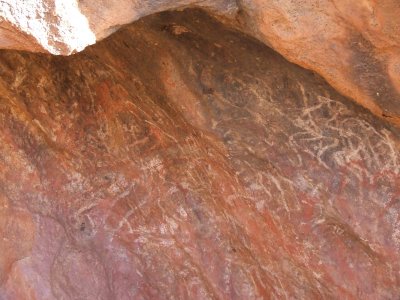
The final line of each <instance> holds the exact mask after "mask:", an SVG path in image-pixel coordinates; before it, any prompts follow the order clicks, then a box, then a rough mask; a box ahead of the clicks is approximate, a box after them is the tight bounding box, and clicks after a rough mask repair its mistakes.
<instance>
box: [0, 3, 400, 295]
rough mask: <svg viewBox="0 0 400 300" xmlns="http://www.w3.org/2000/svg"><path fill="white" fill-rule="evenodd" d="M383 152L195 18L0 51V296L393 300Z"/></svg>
mask: <svg viewBox="0 0 400 300" xmlns="http://www.w3.org/2000/svg"><path fill="white" fill-rule="evenodd" d="M243 2H246V1H243ZM253 4H254V5H256V4H257V1H254V2H253ZM255 7H256V6H255ZM337 7H338V9H345V8H343V7H342V6H340V5H337ZM263 11H264V10H260V11H258V12H257V11H256V10H254V11H251V13H254V14H257V18H262V12H263ZM393 11H394V9H393ZM249 13H250V11H249ZM254 20H257V19H254ZM263 20H264V22H270V21H271V20H272V19H267V18H264V19H263ZM225 22H227V21H226V20H225ZM359 22H361V21H359ZM357 24H358V23H357ZM360 24H361V23H360ZM310 26H311V25H310ZM360 26H361V25H360ZM388 26H389V25H388ZM282 30H283V29H282ZM338 34H340V32H338ZM343 34H344V33H343ZM260 36H263V37H268V32H267V31H266V30H263V31H261V32H260ZM344 37H346V35H345V34H344ZM300 40H303V38H301V37H300ZM321 44H322V45H327V44H325V42H323V41H321ZM277 45H278V44H274V47H276V48H278V47H277ZM282 45H284V44H282ZM332 47H333V46H332ZM294 50H296V49H294ZM294 50H293V51H294ZM296 51H297V50H296ZM321 53H322V49H321ZM359 53H365V52H362V51H361V52H359ZM285 55H288V54H287V53H285ZM315 57H317V56H315ZM368 57H369V56H368ZM304 59H307V57H305V58H304ZM332 62H333V63H334V62H335V59H334V58H332ZM362 62H364V61H362ZM334 64H335V63H334ZM336 65H337V67H338V69H341V68H342V66H343V65H342V66H340V65H339V64H336ZM360 65H361V66H362V64H361V62H360V64H359V65H358V66H360ZM354 66H356V65H354ZM329 67H330V66H329ZM349 68H350V67H349ZM343 70H344V69H343ZM335 74H337V73H335ZM349 74H350V73H349ZM379 74H380V75H381V76H382V77H380V78H382V80H384V78H386V77H385V75H384V74H385V73H384V72H382V73H379ZM383 95H385V97H386V95H388V94H382V96H383ZM393 99H394V98H393ZM386 100H388V101H389V99H386ZM399 142H400V131H399V129H398V128H396V127H394V126H393V125H391V124H390V123H387V122H386V121H384V120H382V119H380V118H377V117H376V116H375V115H373V114H371V112H370V111H368V110H366V109H364V108H362V107H361V106H358V105H356V104H354V103H352V102H351V101H349V99H347V98H344V97H343V96H341V95H340V94H338V93H337V92H336V91H335V90H334V89H333V88H331V87H330V86H329V85H328V84H327V83H326V82H325V81H324V80H323V79H322V78H321V77H320V76H319V75H317V74H316V73H314V72H312V71H308V70H305V69H302V68H301V67H299V66H296V65H294V64H292V63H289V62H288V61H286V60H285V59H284V58H283V57H281V56H280V55H279V54H277V53H276V52H274V51H273V50H271V49H269V48H267V47H266V46H265V45H263V44H262V43H260V42H259V41H257V40H255V39H254V38H251V37H249V36H247V35H245V34H243V33H241V32H239V31H236V30H232V29H231V28H230V27H229V26H228V25H223V24H222V23H219V22H217V21H216V20H214V19H212V18H211V17H209V16H208V15H207V14H205V13H204V12H200V11H197V10H186V11H183V12H174V13H172V12H166V13H162V14H158V15H154V16H150V17H147V18H145V19H143V20H141V21H138V22H136V23H135V24H133V25H130V26H129V27H126V28H124V29H121V30H120V31H119V32H117V33H115V34H114V35H112V36H111V37H110V38H108V39H106V40H104V41H102V42H99V43H98V44H96V45H94V46H91V47H89V48H87V49H86V50H85V51H83V52H81V53H78V54H76V55H73V56H69V57H61V56H52V55H49V54H32V53H25V52H16V51H9V50H2V51H0V170H1V171H0V298H1V299H2V300H3V299H4V300H8V299H396V297H398V295H399V294H400V275H399V274H400V273H399V272H400V216H399V211H400V201H399V199H400V165H399V160H400V146H399Z"/></svg>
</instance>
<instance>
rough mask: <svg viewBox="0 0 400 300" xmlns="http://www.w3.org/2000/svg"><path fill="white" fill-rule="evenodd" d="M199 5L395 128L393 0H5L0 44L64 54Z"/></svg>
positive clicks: (398, 54) (397, 77) (399, 66)
mask: <svg viewBox="0 0 400 300" xmlns="http://www.w3.org/2000/svg"><path fill="white" fill-rule="evenodd" d="M188 6H196V7H202V8H203V9H205V10H207V11H208V12H209V13H212V14H214V15H216V16H219V17H221V18H223V19H224V20H225V22H226V23H229V24H230V26H232V27H235V28H238V29H240V30H241V31H245V32H247V33H248V34H251V35H253V36H254V37H256V38H258V39H259V40H260V41H262V42H263V43H266V44H267V45H269V46H272V47H273V48H274V49H275V50H276V51H278V52H279V53H281V54H283V55H284V56H285V57H286V58H287V59H289V60H290V61H292V62H294V63H296V64H299V65H301V66H303V67H305V68H307V69H311V70H313V71H316V72H317V73H319V74H320V75H322V76H323V77H324V78H325V79H326V80H327V81H328V82H329V83H330V84H331V85H333V86H334V87H335V88H336V89H337V90H338V91H339V92H340V93H342V94H343V95H345V96H347V97H349V98H351V99H353V100H355V101H356V102H358V103H359V104H361V105H363V106H364V107H366V108H368V109H369V110H370V111H372V112H373V113H374V114H376V115H378V116H380V117H383V118H386V119H388V120H389V121H390V122H392V123H394V124H397V125H400V50H399V49H400V48H399V47H400V25H399V24H398V21H397V20H399V19H400V4H399V2H398V0H383V1H377V0H359V1H348V0H300V1H293V0H279V1H277V0H236V1H234V0H217V1H215V0H213V1H211V0H207V1H199V0H180V1H175V0H174V1H172V0H158V1H132V0H101V1H93V0H79V1H76V0H67V1H65V0H63V1H61V0H41V1H36V0H28V1H27V0H17V1H16V0H4V1H2V2H1V3H0V48H12V49H24V50H29V51H44V52H50V53H53V54H63V55H68V54H71V53H75V52H76V51H81V50H83V49H84V48H85V47H86V46H88V45H91V44H93V43H95V42H96V41H98V40H101V39H103V38H104V37H106V36H108V35H109V34H111V33H113V32H115V31H116V30H117V29H118V28H120V27H121V26H122V25H124V24H128V23H131V22H132V21H135V20H138V19H140V18H141V17H143V16H146V15H150V14H153V13H156V12H160V11H164V10H173V9H182V8H185V7H188Z"/></svg>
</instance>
